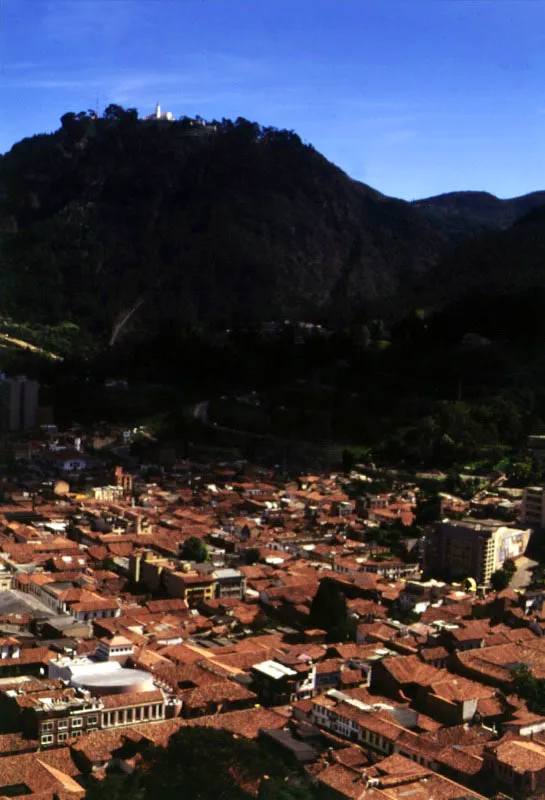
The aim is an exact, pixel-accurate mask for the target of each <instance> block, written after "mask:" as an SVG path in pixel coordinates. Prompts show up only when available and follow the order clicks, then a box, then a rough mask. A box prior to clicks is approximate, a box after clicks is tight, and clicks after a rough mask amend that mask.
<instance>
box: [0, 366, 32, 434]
mask: <svg viewBox="0 0 545 800" xmlns="http://www.w3.org/2000/svg"><path fill="white" fill-rule="evenodd" d="M39 389H40V385H39V383H38V381H32V380H28V378H26V377H25V376H24V375H19V376H18V377H16V378H4V379H2V380H0V428H1V430H2V431H3V432H4V433H7V432H9V431H27V430H30V429H31V428H33V427H34V426H35V425H36V420H37V415H38V393H39Z"/></svg>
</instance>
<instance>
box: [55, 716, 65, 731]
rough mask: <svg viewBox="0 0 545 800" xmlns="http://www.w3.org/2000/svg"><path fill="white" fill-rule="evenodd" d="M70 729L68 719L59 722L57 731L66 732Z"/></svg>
mask: <svg viewBox="0 0 545 800" xmlns="http://www.w3.org/2000/svg"><path fill="white" fill-rule="evenodd" d="M67 728H68V720H67V719H60V720H59V721H58V722H57V729H58V730H59V731H65V730H66V729H67Z"/></svg>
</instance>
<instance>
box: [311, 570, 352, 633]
mask: <svg viewBox="0 0 545 800" xmlns="http://www.w3.org/2000/svg"><path fill="white" fill-rule="evenodd" d="M310 617H311V620H312V624H313V625H315V626H316V627H317V628H322V629H323V630H325V631H327V633H328V635H329V637H330V638H331V639H332V640H333V641H339V640H341V641H342V640H345V639H346V637H347V635H348V632H349V626H348V612H347V608H346V598H345V596H344V594H343V593H342V592H341V591H340V589H339V588H338V586H337V584H336V583H335V582H334V581H333V580H331V578H323V580H321V581H320V585H319V587H318V591H317V592H316V594H315V595H314V599H313V601H312V605H311V607H310Z"/></svg>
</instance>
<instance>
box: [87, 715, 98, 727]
mask: <svg viewBox="0 0 545 800" xmlns="http://www.w3.org/2000/svg"><path fill="white" fill-rule="evenodd" d="M97 724H98V717H97V716H96V715H93V716H92V717H87V725H97Z"/></svg>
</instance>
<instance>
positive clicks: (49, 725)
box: [42, 722, 53, 732]
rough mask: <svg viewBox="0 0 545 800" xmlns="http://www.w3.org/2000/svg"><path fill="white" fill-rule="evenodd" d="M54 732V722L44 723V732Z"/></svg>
mask: <svg viewBox="0 0 545 800" xmlns="http://www.w3.org/2000/svg"><path fill="white" fill-rule="evenodd" d="M52 730H53V723H52V722H44V723H43V725H42V731H43V732H45V731H52Z"/></svg>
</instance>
